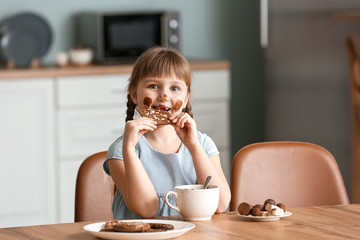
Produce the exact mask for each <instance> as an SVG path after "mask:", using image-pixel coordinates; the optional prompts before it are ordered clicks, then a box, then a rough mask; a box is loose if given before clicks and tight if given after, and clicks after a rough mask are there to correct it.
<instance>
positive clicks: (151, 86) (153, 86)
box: [149, 84, 159, 89]
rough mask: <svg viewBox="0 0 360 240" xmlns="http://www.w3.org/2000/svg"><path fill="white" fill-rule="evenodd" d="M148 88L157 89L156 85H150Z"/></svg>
mask: <svg viewBox="0 0 360 240" xmlns="http://www.w3.org/2000/svg"><path fill="white" fill-rule="evenodd" d="M149 88H153V89H158V88H159V87H158V86H157V85H156V84H150V85H149Z"/></svg>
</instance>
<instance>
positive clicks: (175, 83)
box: [131, 75, 189, 115]
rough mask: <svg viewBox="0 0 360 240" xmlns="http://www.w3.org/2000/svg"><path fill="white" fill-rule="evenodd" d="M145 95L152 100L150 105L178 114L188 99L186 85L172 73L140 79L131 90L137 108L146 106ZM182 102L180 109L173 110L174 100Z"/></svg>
mask: <svg viewBox="0 0 360 240" xmlns="http://www.w3.org/2000/svg"><path fill="white" fill-rule="evenodd" d="M145 97H149V98H151V100H152V107H155V108H158V109H162V110H166V111H169V112H170V113H171V114H172V115H178V114H180V112H181V111H182V109H183V108H185V107H186V104H187V102H188V99H189V92H188V86H187V85H186V84H185V82H184V81H183V80H181V79H178V78H176V77H175V76H174V75H172V76H167V77H165V76H164V77H149V78H145V79H142V80H141V81H140V82H139V84H138V86H137V88H136V89H135V90H134V91H132V92H131V98H132V100H133V102H134V103H135V104H137V105H138V107H139V108H147V106H145V105H144V99H145ZM179 100H180V101H181V102H182V105H181V107H180V109H178V110H177V111H175V112H174V110H175V108H174V107H175V105H176V102H178V101H179Z"/></svg>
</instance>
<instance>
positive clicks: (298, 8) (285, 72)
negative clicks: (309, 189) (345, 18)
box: [266, 0, 360, 197]
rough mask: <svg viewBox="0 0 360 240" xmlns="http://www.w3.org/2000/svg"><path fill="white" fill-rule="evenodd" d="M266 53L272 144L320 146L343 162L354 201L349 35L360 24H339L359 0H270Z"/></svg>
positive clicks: (267, 123)
mask: <svg viewBox="0 0 360 240" xmlns="http://www.w3.org/2000/svg"><path fill="white" fill-rule="evenodd" d="M269 2H270V32H269V35H270V44H269V47H268V49H267V51H266V87H267V90H266V92H267V98H266V100H267V101H266V127H267V128H266V129H267V140H298V141H308V142H313V143H316V144H319V145H321V146H323V147H325V148H326V149H328V150H329V151H330V152H331V153H332V154H333V155H334V157H335V159H336V160H337V162H338V165H339V168H340V170H341V172H342V175H343V178H344V182H345V185H346V187H347V191H348V194H349V197H350V196H351V177H352V175H351V170H352V159H351V157H352V154H351V147H352V142H351V141H352V140H351V111H350V103H351V98H350V76H349V64H348V56H347V50H346V45H345V41H346V37H347V35H348V34H349V33H356V32H357V33H360V21H359V22H357V23H355V22H338V21H334V20H333V18H332V14H333V13H335V12H338V11H346V10H354V9H360V2H359V1H357V0H342V1H337V0H318V1H312V0H304V1H287V0H270V1H269Z"/></svg>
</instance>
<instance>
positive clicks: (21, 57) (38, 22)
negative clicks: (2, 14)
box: [0, 13, 52, 67]
mask: <svg viewBox="0 0 360 240" xmlns="http://www.w3.org/2000/svg"><path fill="white" fill-rule="evenodd" d="M0 36H1V39H0V47H1V50H0V52H1V55H2V58H3V59H4V60H5V61H9V60H12V61H13V62H14V64H15V66H16V67H28V66H29V65H30V63H31V60H32V59H40V58H41V57H42V56H43V55H44V54H45V53H46V52H47V51H48V49H49V47H50V44H51V41H52V32H51V29H50V26H49V25H48V23H47V22H46V21H45V19H43V18H42V17H40V16H38V15H36V14H33V13H20V14H17V15H15V16H13V17H10V18H8V19H6V20H5V21H4V22H3V23H2V24H1V28H0Z"/></svg>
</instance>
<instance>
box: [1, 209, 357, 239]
mask: <svg viewBox="0 0 360 240" xmlns="http://www.w3.org/2000/svg"><path fill="white" fill-rule="evenodd" d="M289 211H291V212H292V213H293V215H292V216H290V217H287V218H283V219H281V220H279V221H273V222H249V221H241V220H240V219H239V216H237V214H236V213H234V212H230V213H224V214H216V215H214V216H213V218H212V220H211V221H205V222H194V223H195V225H196V227H195V228H194V229H193V230H191V231H190V232H188V233H186V234H184V235H182V236H180V237H178V238H176V239H178V240H184V239H195V240H200V239H201V240H202V239H209V240H211V239H219V240H227V239H277V240H279V239H280V240H281V239H287V240H288V239H307V240H309V239H317V240H318V239H327V240H328V239H359V238H360V204H350V205H336V206H323V207H306V208H293V209H289ZM171 219H173V218H171ZM86 224H89V222H81V223H66V224H51V225H41V226H30V227H14V228H2V229H0V239H1V240H7V239H44V240H45V239H46V240H50V239H61V240H69V239H74V240H80V239H81V240H83V239H86V240H87V239H98V238H96V237H94V236H93V235H91V234H90V233H88V232H86V231H84V230H83V229H82V228H83V226H84V225H86Z"/></svg>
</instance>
